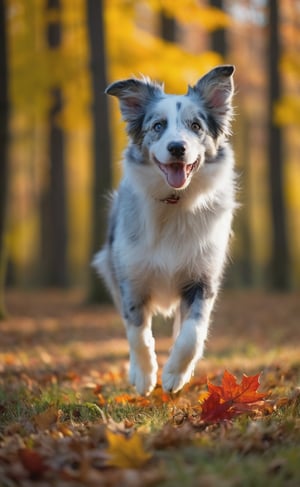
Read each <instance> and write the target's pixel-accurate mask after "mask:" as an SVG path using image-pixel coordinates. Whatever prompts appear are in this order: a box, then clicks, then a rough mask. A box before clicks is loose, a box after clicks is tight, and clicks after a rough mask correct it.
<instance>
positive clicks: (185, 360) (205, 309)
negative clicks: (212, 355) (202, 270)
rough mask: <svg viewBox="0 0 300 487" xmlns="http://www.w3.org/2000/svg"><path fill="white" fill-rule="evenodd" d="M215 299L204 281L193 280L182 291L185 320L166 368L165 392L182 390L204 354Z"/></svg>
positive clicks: (182, 310) (163, 380) (182, 308)
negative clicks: (195, 281) (194, 281)
mask: <svg viewBox="0 0 300 487" xmlns="http://www.w3.org/2000/svg"><path fill="white" fill-rule="evenodd" d="M214 300H215V297H214V295H213V294H212V293H210V292H207V288H206V287H204V285H203V284H202V283H196V284H195V283H194V284H192V285H190V286H188V287H187V288H186V289H185V290H184V291H183V294H182V303H181V313H182V315H183V316H185V319H184V321H183V323H182V327H181V330H180V333H179V335H178V337H177V339H176V341H175V344H174V346H173V348H172V351H171V355H170V357H169V359H168V361H167V363H166V365H165V367H164V370H163V374H162V385H163V388H164V390H165V391H168V392H177V391H179V390H180V389H181V388H182V387H183V386H184V384H186V383H187V382H188V381H189V380H190V378H191V376H192V375H193V373H194V369H195V366H196V363H197V361H198V360H199V359H200V358H201V357H202V354H203V349H204V344H205V340H206V337H207V332H208V326H209V317H210V313H211V310H212V307H213V303H214Z"/></svg>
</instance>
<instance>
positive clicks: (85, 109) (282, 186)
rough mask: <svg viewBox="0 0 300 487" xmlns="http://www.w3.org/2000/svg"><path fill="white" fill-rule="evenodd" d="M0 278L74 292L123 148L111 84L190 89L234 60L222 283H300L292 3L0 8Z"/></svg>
mask: <svg viewBox="0 0 300 487" xmlns="http://www.w3.org/2000/svg"><path fill="white" fill-rule="evenodd" d="M0 23H1V25H0V256H1V265H0V280H1V281H2V285H5V286H13V287H19V288H36V287H50V286H51V287H52V286H55V287H62V288H64V287H81V288H85V289H86V291H87V294H88V293H89V294H90V295H91V296H94V297H98V299H100V298H101V292H102V291H101V286H99V285H96V282H95V279H94V277H93V276H92V272H91V270H90V266H89V262H90V260H91V256H92V254H93V253H94V251H95V250H96V249H98V248H99V246H100V244H101V242H102V240H103V235H104V233H105V223H104V222H105V215H106V207H107V201H106V199H105V197H104V195H105V193H106V192H108V190H110V189H111V188H112V187H115V186H116V185H117V183H118V180H119V178H120V173H121V168H120V164H119V161H120V158H121V154H122V150H123V148H124V146H125V143H126V136H125V134H124V126H123V122H122V121H121V118H120V114H119V111H118V106H117V103H116V101H115V100H111V99H109V100H108V99H107V97H106V96H105V95H104V94H103V92H104V89H105V87H106V86H107V84H108V83H109V82H111V81H112V80H115V79H120V78H126V77H129V76H131V75H132V74H135V75H139V74H140V73H143V74H146V75H149V76H150V77H152V78H154V79H156V80H159V81H164V82H165V87H166V91H169V92H176V93H185V92H186V85H187V84H188V83H190V84H193V83H195V82H196V81H197V80H198V78H199V77H200V76H201V75H203V74H204V73H205V72H206V71H207V70H209V69H211V68H213V67H214V66H216V65H217V64H220V63H230V64H235V66H236V74H235V82H236V96H235V106H236V117H235V122H234V126H233V137H232V142H233V145H234V147H235V152H236V160H237V169H238V172H239V175H240V177H239V186H240V191H239V200H240V203H241V208H240V210H239V211H238V213H237V217H236V220H235V225H234V230H235V237H234V240H233V245H232V263H231V264H230V266H229V269H228V273H227V282H226V285H227V286H231V287H267V288H274V289H292V288H294V289H295V288H299V287H300V252H299V248H300V218H299V214H300V162H299V150H300V136H299V128H300V55H299V52H300V2H299V1H298V0H269V1H268V0H211V1H208V0H207V1H204V0H202V1H200V0H199V1H196V0H181V1H178V2H176V1H171V0H144V1H143V0H141V1H138V0H106V1H105V0H86V1H85V0H72V1H68V0H0Z"/></svg>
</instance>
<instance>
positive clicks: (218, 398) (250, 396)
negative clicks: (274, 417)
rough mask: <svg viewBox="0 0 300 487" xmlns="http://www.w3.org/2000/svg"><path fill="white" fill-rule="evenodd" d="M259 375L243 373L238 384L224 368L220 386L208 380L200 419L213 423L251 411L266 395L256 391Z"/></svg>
mask: <svg viewBox="0 0 300 487" xmlns="http://www.w3.org/2000/svg"><path fill="white" fill-rule="evenodd" d="M259 376H260V374H256V375H253V376H247V375H245V374H244V375H243V378H242V380H241V383H240V384H238V383H237V380H236V377H235V376H234V375H232V374H230V372H228V371H227V370H225V372H224V375H223V379H222V384H221V386H216V385H214V384H212V383H211V382H208V383H207V386H208V391H209V396H208V397H207V399H206V400H205V401H204V402H203V404H202V413H201V419H202V421H204V422H207V423H214V422H218V421H223V420H225V419H231V418H232V417H234V416H236V415H238V414H241V413H243V412H246V411H251V410H252V409H253V407H254V406H255V405H257V404H258V402H259V401H262V400H263V399H265V397H266V396H267V394H265V393H261V392H257V389H258V387H259Z"/></svg>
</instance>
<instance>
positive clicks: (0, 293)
mask: <svg viewBox="0 0 300 487" xmlns="http://www.w3.org/2000/svg"><path fill="white" fill-rule="evenodd" d="M4 4H5V2H4V0H0V73H1V75H0V319H2V318H4V317H5V305H4V287H5V276H6V244H5V235H6V213H7V193H8V116H9V113H8V66H7V44H6V22H5V5H4Z"/></svg>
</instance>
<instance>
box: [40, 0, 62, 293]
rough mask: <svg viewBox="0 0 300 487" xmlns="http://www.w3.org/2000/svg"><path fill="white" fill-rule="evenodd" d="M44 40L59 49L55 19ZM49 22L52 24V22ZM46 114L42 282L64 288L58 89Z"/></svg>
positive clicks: (53, 0)
mask: <svg viewBox="0 0 300 487" xmlns="http://www.w3.org/2000/svg"><path fill="white" fill-rule="evenodd" d="M53 9H55V10H56V11H57V12H59V11H60V9H61V3H60V0H48V1H47V11H51V10H53ZM49 18H50V19H51V20H50V21H49V23H48V29H47V39H48V46H49V49H51V50H54V49H59V47H60V46H61V39H62V27H61V22H60V20H59V18H58V17H57V18H56V17H55V18H53V17H51V16H50V17H49ZM52 18H53V20H52ZM50 97H51V107H50V111H49V181H48V188H47V190H46V192H45V194H44V195H43V201H42V263H43V266H42V267H43V268H44V276H43V280H44V281H45V283H46V284H47V285H51V286H58V287H65V286H66V285H67V281H68V277H67V274H68V272H67V203H66V175H65V157H64V133H63V129H62V127H61V126H60V125H59V122H58V119H59V115H60V113H61V111H62V108H63V95H62V90H61V87H60V86H57V85H56V86H53V87H52V88H51V90H50Z"/></svg>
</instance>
